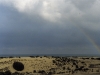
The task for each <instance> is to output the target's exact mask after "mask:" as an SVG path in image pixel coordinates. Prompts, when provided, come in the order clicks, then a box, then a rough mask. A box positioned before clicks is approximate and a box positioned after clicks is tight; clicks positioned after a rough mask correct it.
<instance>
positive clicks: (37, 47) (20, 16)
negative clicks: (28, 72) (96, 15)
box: [0, 1, 99, 54]
mask: <svg viewBox="0 0 100 75" xmlns="http://www.w3.org/2000/svg"><path fill="white" fill-rule="evenodd" d="M86 2H87V1H86ZM86 2H85V1H83V2H82V3H83V4H85V3H86ZM51 3H52V2H51ZM62 3H63V2H62ZM80 3H81V2H80ZM82 3H81V4H82ZM91 3H92V2H91ZM91 3H90V5H91ZM73 4H75V3H73ZM71 5H72V4H71ZM90 5H89V6H90ZM58 6H59V5H58ZM69 6H70V5H69ZM76 6H77V7H80V9H85V8H86V7H82V6H81V5H78V4H77V3H76ZM63 7H64V6H63ZM0 8H1V9H0V16H1V17H2V18H0V20H1V23H0V26H1V27H0V47H1V50H2V52H3V53H9V54H10V51H12V53H13V52H14V53H23V52H25V54H26V53H38V54H39V53H42V54H43V53H50V54H52V53H57V54H59V53H62V54H64V53H69V54H74V53H75V54H79V53H80V54H81V53H83V54H85V53H89V54H92V53H94V54H95V53H97V54H98V52H97V50H96V48H95V47H94V46H93V44H92V43H91V42H90V41H89V39H88V38H87V37H86V35H85V34H83V32H82V31H80V30H79V29H78V27H77V26H75V25H78V26H82V28H84V30H86V28H87V32H90V33H89V34H90V35H93V34H92V31H93V29H91V28H90V29H91V30H92V31H89V30H88V28H89V27H88V26H87V24H86V23H87V22H88V21H86V20H84V19H85V18H86V15H85V16H84V17H81V16H79V17H78V18H77V15H73V14H74V12H73V13H72V14H70V13H69V12H68V13H67V16H68V15H69V16H68V18H67V20H66V16H65V18H61V19H59V21H62V22H58V21H57V22H51V21H49V20H46V19H45V18H43V17H42V16H40V15H39V13H33V14H32V13H30V12H29V13H30V14H29V15H27V14H26V13H22V12H19V11H17V10H16V9H15V8H13V7H7V6H2V5H1V6H0ZM65 8H66V7H65ZM60 10H61V8H60V9H59V11H60ZM36 11H37V10H36ZM49 11H50V10H49ZM70 11H71V9H70ZM32 12H33V10H32ZM54 12H55V11H54ZM40 13H41V12H40ZM60 13H61V14H62V13H63V16H62V17H64V15H66V14H65V13H66V10H65V9H63V10H62V11H61V12H60ZM75 13H77V12H76V10H75ZM50 14H51V15H52V14H53V13H52V12H51V13H50ZM53 15H54V14H53ZM73 17H74V18H73ZM87 17H89V19H90V18H91V17H90V16H88V14H87ZM48 18H49V17H48ZM83 20H84V21H83ZM84 22H86V23H84ZM90 22H91V21H90ZM84 24H85V25H86V26H85V25H84ZM92 24H93V23H92ZM96 32H97V31H96ZM96 36H97V35H96ZM93 38H94V37H93ZM97 39H99V38H97ZM94 40H95V38H94ZM90 52H91V53H90Z"/></svg>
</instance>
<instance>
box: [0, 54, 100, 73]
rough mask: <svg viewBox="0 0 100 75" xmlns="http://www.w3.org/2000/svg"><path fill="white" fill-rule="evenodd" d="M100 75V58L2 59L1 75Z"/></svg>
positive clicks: (0, 65)
mask: <svg viewBox="0 0 100 75" xmlns="http://www.w3.org/2000/svg"><path fill="white" fill-rule="evenodd" d="M3 74H6V75H100V58H98V57H53V56H52V57H50V56H41V57H39V56H33V57H1V58H0V75H3Z"/></svg>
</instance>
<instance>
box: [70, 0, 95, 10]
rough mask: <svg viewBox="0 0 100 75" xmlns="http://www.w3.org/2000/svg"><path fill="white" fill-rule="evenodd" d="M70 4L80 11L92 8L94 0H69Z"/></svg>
mask: <svg viewBox="0 0 100 75" xmlns="http://www.w3.org/2000/svg"><path fill="white" fill-rule="evenodd" d="M71 2H72V3H73V4H74V5H75V6H76V7H77V8H78V9H79V10H81V11H83V10H88V9H90V8H92V6H93V5H94V3H95V2H96V0H71Z"/></svg>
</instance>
